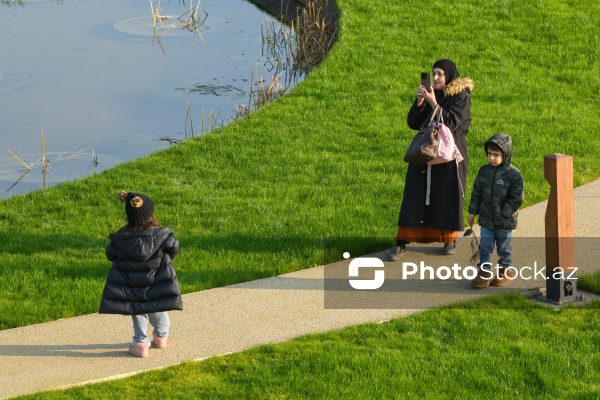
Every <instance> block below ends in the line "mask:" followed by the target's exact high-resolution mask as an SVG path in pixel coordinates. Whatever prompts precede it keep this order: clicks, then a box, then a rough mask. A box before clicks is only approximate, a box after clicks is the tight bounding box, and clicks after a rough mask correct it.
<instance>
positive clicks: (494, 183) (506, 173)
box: [468, 133, 524, 289]
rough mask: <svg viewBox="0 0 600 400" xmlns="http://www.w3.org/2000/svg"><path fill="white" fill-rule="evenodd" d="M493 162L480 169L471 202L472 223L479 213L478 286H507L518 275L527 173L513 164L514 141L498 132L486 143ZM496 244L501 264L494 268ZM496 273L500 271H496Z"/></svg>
mask: <svg viewBox="0 0 600 400" xmlns="http://www.w3.org/2000/svg"><path fill="white" fill-rule="evenodd" d="M485 152H486V154H487V157H488V161H489V163H488V164H486V165H484V166H483V167H481V168H480V169H479V172H478V173H477V178H476V179H475V183H474V184H473V191H472V193H471V202H470V203H469V217H468V222H469V225H470V226H473V223H474V221H475V215H478V214H479V226H480V227H481V240H480V242H479V264H478V269H479V273H478V275H477V277H476V278H475V279H474V280H473V281H472V282H471V284H472V286H473V287H474V288H477V289H482V288H485V287H487V286H489V285H492V286H506V285H509V284H510V283H512V281H513V280H514V279H515V278H516V270H515V269H514V268H508V267H512V231H513V230H514V229H515V228H516V227H517V214H518V213H517V210H518V209H519V207H520V206H521V204H523V200H524V191H523V176H522V175H521V172H520V171H519V170H518V169H517V168H516V167H515V166H514V165H512V164H511V161H512V140H511V138H510V136H509V135H506V134H504V133H498V134H496V135H494V136H492V137H491V138H490V139H488V141H487V142H485ZM494 244H495V245H496V249H497V253H498V257H499V260H498V266H497V267H496V268H492V264H491V262H490V256H491V254H492V252H493V250H494ZM494 272H496V274H494Z"/></svg>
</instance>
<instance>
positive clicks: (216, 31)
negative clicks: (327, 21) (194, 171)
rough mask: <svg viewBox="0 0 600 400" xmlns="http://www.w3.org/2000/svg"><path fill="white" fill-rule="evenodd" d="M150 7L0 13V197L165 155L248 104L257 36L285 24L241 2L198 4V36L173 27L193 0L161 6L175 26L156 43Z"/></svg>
mask: <svg viewBox="0 0 600 400" xmlns="http://www.w3.org/2000/svg"><path fill="white" fill-rule="evenodd" d="M152 3H153V6H152V8H151V5H150V4H151V2H150V1H148V0H102V1H89V0H62V1H60V0H58V1H57V0H54V1H51V0H45V1H43V0H29V1H28V2H27V3H26V5H25V6H24V7H16V6H13V7H6V6H1V5H0V54H2V57H1V58H0V199H1V198H6V197H8V196H11V195H13V194H16V193H25V192H28V191H31V190H34V189H37V188H40V187H42V186H50V185H53V184H56V183H58V182H62V181H65V180H72V179H76V178H79V177H82V176H85V175H89V174H91V173H94V172H98V171H101V170H103V169H106V168H109V167H112V166H114V165H116V164H117V163H120V162H123V161H126V160H129V159H132V158H137V157H140V156H143V155H146V154H148V153H150V152H152V151H155V150H158V149H162V148H165V147H168V146H170V145H172V142H173V141H177V140H182V139H185V138H186V137H189V136H191V135H192V129H193V132H194V135H198V134H200V133H202V132H203V131H207V130H209V129H210V125H211V121H210V119H209V118H208V116H207V115H208V112H209V110H210V111H212V113H213V115H214V118H213V120H212V124H213V125H214V124H215V123H216V124H221V125H222V124H225V123H227V122H229V121H231V118H232V117H233V116H234V115H235V110H237V109H239V108H240V105H241V104H242V103H245V104H248V102H249V95H248V93H249V90H250V88H251V85H252V80H253V79H252V77H253V74H254V76H258V75H260V74H262V75H263V77H264V76H267V75H269V73H268V72H267V71H266V69H265V66H264V65H265V61H266V59H265V57H264V56H263V55H262V33H261V28H262V27H265V26H267V25H268V24H273V23H275V24H276V26H279V25H280V24H279V23H278V22H274V20H273V18H272V17H271V16H269V15H268V14H266V13H265V12H263V11H262V10H261V9H259V8H258V7H256V6H255V5H254V4H252V3H250V2H247V1H244V0H202V1H201V3H200V9H199V10H198V11H199V12H198V18H199V23H200V25H199V27H200V35H199V34H198V33H197V32H196V33H194V32H193V26H192V28H191V29H187V28H180V27H178V24H179V20H178V18H177V17H180V16H181V17H182V18H181V19H182V20H183V21H184V22H185V21H186V16H185V15H184V14H185V13H186V12H189V10H190V2H189V0H188V1H186V2H185V4H184V2H180V1H177V0H171V1H170V2H168V1H164V0H163V1H162V2H161V3H160V8H159V12H160V15H161V16H174V17H175V18H172V19H167V20H164V21H163V25H164V30H162V33H161V34H160V36H157V35H155V33H154V29H153V28H152V25H153V18H152V15H153V14H152V9H155V8H156V6H157V0H153V1H152ZM192 5H193V6H194V7H196V6H197V5H198V3H197V1H194V2H193V3H192ZM154 11H156V10H154ZM188 17H189V14H188ZM157 26H160V24H157ZM158 32H160V29H159V30H158ZM157 37H158V38H159V40H160V43H158V41H157ZM203 41H204V43H205V44H204V43H203ZM161 45H162V49H161ZM163 50H164V52H163ZM203 109H204V112H205V114H206V115H205V118H204V120H203V119H202V110H203ZM190 115H191V121H192V124H191V125H190V123H189V119H188V117H189V116H190ZM42 130H43V136H44V141H43V145H44V154H45V155H46V157H47V159H49V161H50V162H49V163H48V164H47V167H46V173H45V174H43V173H42V171H43V169H42ZM6 149H8V150H10V151H11V152H12V153H14V155H16V156H17V157H18V158H19V159H21V160H22V161H23V162H24V163H25V164H27V165H29V166H30V167H31V170H30V171H29V172H27V171H28V170H27V168H26V167H25V166H24V165H23V164H22V163H21V162H20V161H18V160H17V158H16V157H14V156H13V155H11V154H10V153H9V151H7V150H6ZM93 157H95V160H96V161H97V164H96V163H95V162H94V158H93ZM19 179H20V180H19ZM17 181H18V182H17ZM15 182H17V183H16V184H15Z"/></svg>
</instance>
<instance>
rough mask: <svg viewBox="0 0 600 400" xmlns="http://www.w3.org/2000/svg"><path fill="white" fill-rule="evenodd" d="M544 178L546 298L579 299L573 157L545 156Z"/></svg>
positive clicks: (562, 300) (555, 300)
mask: <svg viewBox="0 0 600 400" xmlns="http://www.w3.org/2000/svg"><path fill="white" fill-rule="evenodd" d="M544 178H545V179H546V180H547V181H548V183H549V184H550V195H549V197H548V206H547V208H546V219H545V222H546V225H545V226H546V229H545V231H546V232H545V233H546V237H545V243H546V297H547V299H548V300H550V301H553V302H557V303H559V304H560V303H563V302H565V301H572V300H575V298H576V294H577V293H576V292H577V278H576V277H575V271H576V267H575V265H576V264H575V206H574V200H573V157H571V156H567V155H564V154H552V155H550V156H546V157H544Z"/></svg>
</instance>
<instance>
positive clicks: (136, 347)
mask: <svg viewBox="0 0 600 400" xmlns="http://www.w3.org/2000/svg"><path fill="white" fill-rule="evenodd" d="M148 347H150V342H146V343H134V344H133V346H131V347H130V348H129V354H131V355H132V356H136V357H140V358H148V355H149V354H148Z"/></svg>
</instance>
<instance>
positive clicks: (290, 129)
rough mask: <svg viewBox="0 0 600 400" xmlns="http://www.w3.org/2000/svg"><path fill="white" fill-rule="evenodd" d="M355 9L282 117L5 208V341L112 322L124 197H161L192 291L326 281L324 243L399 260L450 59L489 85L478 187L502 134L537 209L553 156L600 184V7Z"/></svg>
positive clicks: (1, 273)
mask: <svg viewBox="0 0 600 400" xmlns="http://www.w3.org/2000/svg"><path fill="white" fill-rule="evenodd" d="M338 6H339V10H340V13H341V19H340V38H339V41H338V43H337V45H336V46H335V47H334V49H333V51H332V52H331V53H330V55H329V57H328V58H327V59H326V60H325V62H324V63H323V64H321V65H320V66H319V67H318V68H316V69H315V70H314V71H313V72H312V73H311V75H310V76H309V77H308V78H307V79H306V80H305V81H304V82H302V83H301V84H299V85H298V86H297V87H296V88H295V89H294V90H293V91H292V92H291V93H290V94H289V95H287V96H285V97H284V98H281V99H280V100H278V101H277V102H276V103H273V104H269V105H267V106H265V107H264V108H262V109H261V110H259V111H258V112H256V113H254V114H251V115H250V116H248V117H247V118H244V119H243V120H241V121H239V122H236V123H233V124H231V125H228V126H226V127H224V128H223V129H220V130H218V131H216V132H213V133H210V134H208V135H205V136H203V137H197V138H194V139H191V140H189V141H186V142H185V143H182V144H180V145H177V146H174V147H171V148H169V149H167V150H165V151H161V152H157V153H154V154H152V155H150V156H147V157H144V158H141V159H138V160H135V161H131V162H127V163H124V164H122V165H119V166H117V167H115V168H113V169H110V170H107V171H104V172H102V173H100V174H97V175H95V176H93V177H89V178H84V179H81V180H77V181H74V182H69V183H64V184H61V185H58V186H55V187H52V188H49V189H43V190H39V191H36V192H34V193H31V194H28V195H25V196H15V197H13V198H10V199H8V200H3V201H1V202H0V240H1V242H2V243H3V246H2V248H1V249H0V260H1V261H0V329H6V328H11V327H15V326H22V325H27V324H32V323H37V322H42V321H47V320H53V319H57V318H61V317H69V316H74V315H80V314H85V313H91V312H95V311H96V310H97V307H98V303H99V299H100V295H101V291H102V286H103V283H104V278H105V276H106V272H107V271H108V268H109V267H110V264H109V263H108V262H107V261H106V260H105V258H104V247H105V246H106V244H107V234H108V233H109V232H112V231H115V230H116V229H118V228H119V227H120V226H121V225H122V224H123V223H124V212H123V207H122V204H120V203H119V202H118V201H117V193H118V192H119V191H120V190H133V191H139V192H143V193H147V194H148V195H150V196H151V197H152V198H153V199H154V200H155V203H156V212H157V217H158V218H159V220H160V221H161V222H162V223H163V224H164V225H167V226H170V227H171V228H173V229H174V231H175V234H176V237H177V238H178V239H180V241H181V248H182V251H181V254H180V255H179V256H178V258H177V259H176V262H175V266H176V268H177V270H178V274H179V277H180V281H181V283H182V286H183V290H184V291H185V292H191V291H197V290H202V289H207V288H210V287H216V286H221V285H225V284H229V283H234V282H240V281H246V280H250V279H255V278H260V277H266V276H272V275H276V274H279V273H284V272H288V271H292V270H297V269H302V268H306V267H310V266H312V265H316V264H320V263H321V262H322V260H323V249H322V240H323V238H324V237H329V236H358V237H366V238H368V237H389V238H390V244H391V243H392V237H393V236H394V234H395V229H396V227H395V224H396V220H397V212H398V207H399V205H400V200H401V197H402V190H403V179H404V173H405V170H406V166H405V165H404V163H403V162H402V155H403V150H404V149H405V147H406V145H407V144H408V143H409V141H410V138H411V137H412V135H413V132H411V131H410V130H409V129H408V128H407V126H406V122H405V118H406V113H407V110H408V108H409V106H410V104H411V102H412V100H413V98H414V93H415V90H416V85H417V83H418V79H419V72H420V71H422V70H429V69H430V68H431V65H432V64H433V62H434V61H435V60H436V59H438V58H446V57H447V58H451V59H453V60H454V61H455V62H456V63H457V65H458V68H459V70H460V71H461V74H462V75H463V76H470V77H471V78H473V80H474V82H475V91H474V92H473V107H472V114H473V123H472V130H471V132H470V133H469V135H468V143H469V146H470V157H471V169H470V172H469V182H468V186H471V185H472V182H473V179H474V176H475V173H476V171H477V169H478V168H479V166H481V165H482V164H483V163H485V162H486V161H485V157H484V154H483V151H482V149H481V147H482V144H483V143H484V141H485V140H486V139H487V138H488V137H489V136H491V135H492V134H494V133H496V132H499V131H502V132H506V133H509V134H511V135H512V136H513V139H514V144H515V150H514V163H515V165H517V166H518V167H519V169H520V170H521V171H522V173H523V175H524V177H525V182H526V205H529V204H533V203H536V202H539V201H541V200H544V199H545V198H546V196H547V192H548V189H549V188H548V185H547V184H546V182H545V180H544V178H543V157H544V156H545V155H548V154H552V153H565V154H569V155H572V156H573V157H574V166H575V183H576V185H580V184H583V183H585V182H588V181H590V180H592V179H594V178H597V177H598V176H600V172H599V170H598V165H600V163H599V158H600V157H599V156H598V155H597V151H596V149H597V148H598V147H599V146H598V145H599V144H600V138H598V135H595V133H594V132H595V128H596V126H597V121H598V120H599V117H600V115H599V110H600V107H598V106H599V95H598V93H600V82H599V80H600V78H599V77H600V74H599V70H600V69H599V67H598V60H599V59H600V57H599V54H598V53H599V51H600V50H599V49H600V46H599V44H600V43H599V36H600V33H599V29H598V27H597V24H596V23H595V20H594V17H593V16H594V15H597V13H598V11H600V9H599V8H600V6H599V5H598V3H597V2H595V1H593V0H583V1H578V2H569V1H562V0H542V1H524V2H508V1H499V2H497V3H493V5H490V4H489V3H486V2H482V1H475V0H471V1H460V2H454V3H453V4H452V5H451V6H449V5H448V4H447V3H446V2H442V1H439V0H431V1H425V2H370V1H366V0H342V1H339V2H338ZM198 68H199V69H201V66H198ZM199 73H200V72H199ZM467 197H468V194H467ZM373 246H374V247H378V248H381V246H382V244H381V242H380V241H377V242H374V244H373ZM348 250H349V251H350V252H351V253H352V249H348ZM373 250H374V249H373Z"/></svg>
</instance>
